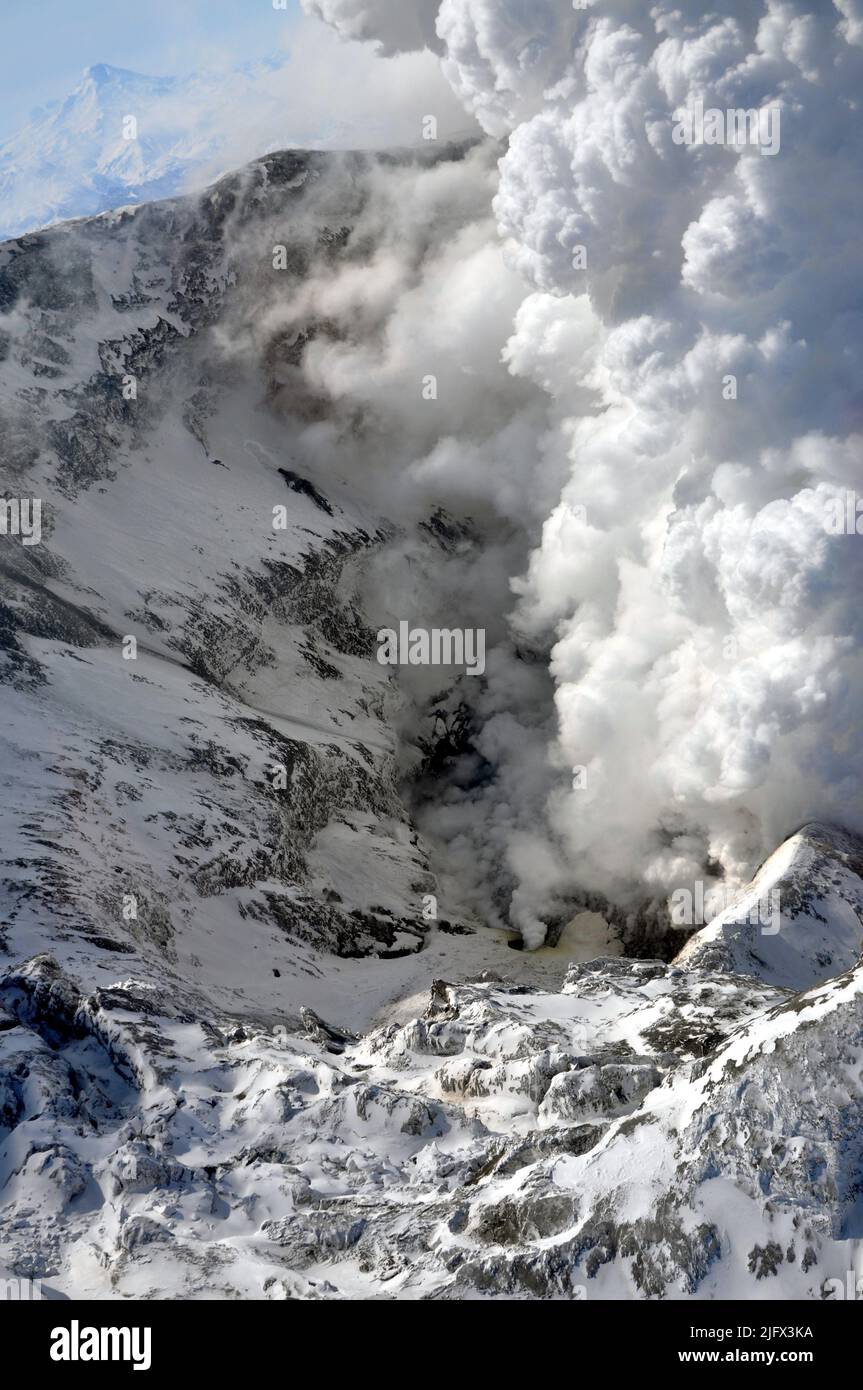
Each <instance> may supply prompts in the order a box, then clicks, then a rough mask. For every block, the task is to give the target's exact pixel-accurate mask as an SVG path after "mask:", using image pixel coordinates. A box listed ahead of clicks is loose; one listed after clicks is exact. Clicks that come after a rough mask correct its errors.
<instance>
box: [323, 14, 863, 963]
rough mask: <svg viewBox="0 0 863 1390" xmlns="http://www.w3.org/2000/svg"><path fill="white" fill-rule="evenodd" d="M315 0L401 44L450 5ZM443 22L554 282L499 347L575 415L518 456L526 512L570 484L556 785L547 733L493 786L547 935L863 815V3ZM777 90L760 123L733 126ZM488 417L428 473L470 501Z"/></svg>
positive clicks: (556, 558) (541, 551) (744, 867)
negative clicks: (592, 904)
mask: <svg viewBox="0 0 863 1390" xmlns="http://www.w3.org/2000/svg"><path fill="white" fill-rule="evenodd" d="M306 3H307V8H309V9H310V10H314V12H316V13H319V14H321V15H323V17H325V18H327V19H328V20H329V21H330V22H331V23H333V24H334V25H335V27H336V28H337V29H339V30H340V32H342V33H343V34H345V35H346V36H350V37H364V38H372V37H375V38H377V39H378V40H379V42H380V45H381V47H382V49H383V51H384V52H387V53H391V52H393V51H395V50H397V49H398V48H399V47H408V48H410V47H414V46H415V44H416V32H417V29H419V30H420V31H422V32H426V31H427V30H428V24H429V9H430V8H431V9H432V10H433V9H434V8H435V6H434V5H432V6H431V7H429V5H423V4H416V5H414V6H411V5H409V4H407V3H399V5H398V6H394V5H392V4H385V3H382V0H368V3H363V0H316V3H311V0H306ZM411 16H412V21H411ZM435 29H436V38H435V39H434V40H433V41H431V40H430V41H429V42H430V46H432V47H434V48H435V49H436V51H439V52H440V53H441V55H442V66H443V71H444V73H445V75H446V77H447V78H448V80H449V82H450V83H451V85H452V87H453V89H454V91H455V92H456V94H457V95H458V96H459V98H460V99H461V100H462V101H463V103H464V105H465V108H466V109H467V110H468V111H469V112H470V113H472V114H473V115H474V116H475V117H476V118H477V119H478V120H479V122H480V123H481V125H482V127H483V128H484V129H485V131H486V132H487V133H488V135H489V136H490V137H494V138H495V139H497V140H500V139H506V141H507V145H506V152H505V154H504V155H503V157H502V158H501V160H500V165H499V178H498V182H497V188H496V191H495V194H494V199H493V209H494V215H495V219H496V224H497V232H498V236H499V238H500V239H501V244H502V246H503V250H504V254H505V257H506V262H507V264H508V265H509V266H510V267H511V269H512V270H513V271H514V272H516V273H517V274H518V276H519V277H520V280H521V282H522V284H523V294H522V295H521V296H520V298H521V302H520V303H519V305H518V306H517V309H516V312H515V315H514V320H513V322H512V324H511V326H510V327H509V328H508V329H507V330H506V332H505V333H503V334H501V336H500V338H499V339H495V335H496V334H500V330H501V324H500V316H499V315H496V314H491V315H490V316H489V322H488V325H487V335H488V340H489V341H490V342H492V343H493V345H494V347H495V350H496V351H498V352H500V353H501V354H502V360H503V362H504V364H505V366H506V367H507V369H508V373H509V377H510V383H511V389H512V391H513V392H514V393H517V392H518V391H519V390H522V391H523V390H524V387H525V385H526V384H527V383H531V384H533V386H534V387H536V388H538V389H540V390H541V391H542V393H543V395H544V398H545V401H546V409H545V412H544V416H543V420H542V423H541V425H538V426H537V427H536V428H535V430H534V433H533V437H532V438H531V439H529V440H524V441H523V442H522V443H523V447H522V450H521V460H520V469H521V472H520V473H519V467H516V468H515V469H513V458H514V455H513V453H512V452H511V451H509V452H508V451H507V449H506V447H505V445H504V444H503V443H502V444H501V457H502V459H507V460H509V462H508V463H505V464H503V467H502V478H501V491H500V493H499V495H498V505H499V506H500V507H501V508H502V510H503V511H504V512H507V510H509V512H510V514H511V516H512V517H513V520H514V521H515V519H516V518H517V508H518V507H519V505H520V502H521V497H522V492H523V489H522V488H521V487H520V485H519V477H521V479H522V480H524V479H527V478H529V479H530V482H531V489H530V491H531V495H532V496H533V497H535V498H541V499H542V500H543V502H545V501H546V499H547V498H548V495H549V493H550V492H554V497H553V500H552V501H551V502H550V503H549V504H548V508H547V512H546V515H545V519H544V522H543V524H542V528H541V535H539V536H538V537H537V540H536V544H535V545H534V547H533V550H532V553H531V554H530V557H529V560H528V561H527V563H526V565H525V567H524V570H523V572H522V573H520V574H515V573H513V574H512V587H513V588H514V589H515V591H516V594H517V601H516V606H515V610H514V612H513V613H512V616H511V623H512V626H511V633H512V634H513V635H514V637H515V638H516V639H517V640H521V641H522V642H523V643H524V644H525V646H526V647H528V648H530V649H532V650H533V651H541V650H543V649H548V648H550V649H551V656H550V673H551V676H552V677H553V680H554V683H555V690H556V693H555V703H556V707H557V732H556V736H555V738H554V740H553V746H552V747H551V749H550V752H549V761H550V763H551V764H556V768H557V773H556V778H557V780H556V781H555V783H554V785H553V786H551V785H550V780H549V779H550V777H551V774H550V773H549V774H548V775H546V774H545V773H544V774H542V775H540V774H539V773H538V772H537V771H536V764H537V748H536V744H535V743H534V742H532V743H531V745H530V747H531V753H530V757H529V762H530V768H531V769H532V771H530V772H529V771H528V768H527V767H525V766H517V767H516V768H515V770H514V773H513V777H512V778H511V779H509V780H508V781H507V782H506V785H507V791H506V794H505V796H504V797H503V802H504V808H503V811H502V814H501V818H500V821H498V820H496V819H495V815H494V801H493V798H489V800H488V802H487V803H486V806H485V809H486V810H488V811H489V812H490V814H489V815H488V823H489V824H488V839H487V840H486V844H487V845H490V844H491V843H492V842H494V843H495V847H496V851H498V850H501V843H503V848H502V851H501V852H502V855H503V862H505V863H506V864H507V867H508V870H509V872H510V873H511V874H512V875H513V880H514V884H515V892H514V897H513V900H512V908H511V912H512V919H513V921H514V922H515V923H516V924H517V925H518V926H519V927H520V928H521V930H522V931H523V933H524V935H525V937H526V940H527V941H528V942H529V943H530V944H537V943H538V942H539V941H541V940H542V936H543V933H544V930H545V928H544V925H543V921H542V918H543V917H545V916H546V915H547V914H548V913H549V912H552V911H554V910H555V907H556V905H557V906H559V905H560V904H562V903H563V902H565V900H566V896H567V894H569V893H578V892H582V893H584V892H588V893H600V894H603V895H605V896H607V897H608V898H609V899H610V900H611V901H612V902H614V903H615V904H617V905H618V906H620V907H624V908H627V907H634V906H636V905H638V904H639V903H642V902H644V901H646V900H650V899H661V898H663V897H664V896H665V895H666V894H667V893H668V892H669V891H670V890H671V889H672V888H673V887H675V886H679V885H682V884H686V883H687V882H690V883H691V881H692V880H693V879H694V878H708V879H710V878H713V879H715V878H717V877H723V876H724V877H725V878H726V880H729V881H731V882H732V883H733V882H736V881H738V880H743V879H745V878H746V877H747V876H748V875H749V874H750V873H751V872H752V871H753V869H754V868H755V867H756V866H757V864H758V862H759V861H760V860H761V859H762V858H763V857H764V856H765V855H766V854H767V853H769V852H770V851H771V850H772V849H773V848H774V847H775V845H776V844H777V842H778V841H779V840H781V839H782V838H783V837H784V836H785V835H786V834H787V833H789V832H790V831H792V830H793V829H794V828H795V827H796V825H798V824H799V823H800V822H801V821H803V820H805V819H807V818H809V817H813V816H819V817H825V818H829V819H834V820H836V821H839V822H842V823H845V824H850V825H852V826H854V827H856V828H858V829H861V828H863V811H861V808H860V801H859V794H858V787H859V777H860V771H861V754H863V728H861V719H860V711H861V695H863V663H861V656H860V650H861V636H863V608H861V604H860V600H859V597H858V596H859V593H860V588H861V579H863V537H861V536H859V535H857V534H855V533H853V532H854V525H855V518H856V512H855V506H856V497H857V495H858V494H859V495H860V496H861V497H863V470H861V464H860V458H861V445H863V438H861V431H863V402H861V385H860V383H861V381H863V360H861V358H863V353H861V343H863V334H861V304H860V298H859V290H857V288H856V287H857V286H858V285H859V283H860V282H861V270H863V264H861V261H863V252H861V247H863V241H861V238H860V234H859V229H860V227H861V225H863V178H861V174H863V168H861V165H863V144H861V141H860V138H859V130H858V120H859V114H860V110H859V94H860V92H861V90H863V4H861V0H833V2H832V3H831V2H830V0H755V3H753V0H740V2H739V3H735V2H733V0H718V3H715V4H711V5H710V6H707V5H704V4H701V3H694V0H673V3H672V2H671V0H669V2H668V3H666V2H665V0H660V3H657V4H654V5H652V6H649V7H648V6H645V5H644V4H642V3H637V0H631V3H630V2H628V0H595V3H592V2H591V0H585V3H583V4H579V5H574V6H569V5H567V4H566V3H563V0H535V3H532V4H530V5H525V4H523V3H521V2H520V0H443V3H442V4H440V6H439V8H438V13H437V17H436V25H435ZM746 110H758V111H760V112H761V113H762V114H761V123H760V125H759V126H758V127H757V129H756V128H755V127H753V128H752V129H751V130H750V131H749V134H748V136H744V137H742V138H741V137H740V136H739V135H738V138H737V139H736V141H735V140H734V139H733V138H732V140H731V142H730V143H729V140H728V134H727V132H728V129H729V127H728V124H727V122H726V113H729V112H731V113H734V112H736V111H746ZM698 112H702V113H707V116H708V122H707V124H704V123H703V122H702V126H701V128H700V129H699V125H698V116H697V113H698ZM711 112H713V113H717V114H716V119H717V120H718V121H721V124H722V127H723V130H724V131H725V132H726V133H725V135H724V136H723V138H722V140H721V141H720V140H718V139H717V138H716V128H717V127H716V126H715V125H714V127H713V128H712V130H711V127H710V124H709V122H710V113H711ZM687 113H688V114H687ZM686 119H689V120H690V127H689V129H690V135H689V136H688V137H687V138H685V139H683V138H681V133H680V132H681V129H682V128H683V125H682V123H684V122H685V120H686ZM768 121H769V122H770V123H771V127H770V128H771V130H772V133H773V136H774V137H775V138H774V139H773V141H772V144H770V145H768V143H767V141H766V139H765V138H764V135H765V131H766V130H767V126H768ZM692 132H694V133H692ZM471 254H472V255H474V256H476V255H481V253H480V252H478V251H477V249H476V247H473V248H472V250H471ZM451 274H452V279H451V281H450V283H449V286H448V287H444V288H443V289H442V290H441V292H442V294H443V298H444V300H446V299H447V297H448V296H452V295H455V296H461V297H463V298H464V297H467V296H469V295H470V283H469V277H465V275H464V274H460V272H459V268H458V258H457V256H455V255H454V257H453V264H452V267H451ZM438 288H441V286H440V282H438ZM429 312H434V309H433V307H432V306H431V305H430V306H429ZM519 383H521V385H519ZM496 399H497V397H496ZM523 399H526V398H523ZM476 405H477V408H478V409H482V402H481V400H480V399H479V398H477V400H476ZM515 414H517V412H515V413H514V412H512V411H510V412H509V413H508V416H509V418H515ZM519 418H520V422H521V424H522V426H527V425H529V426H530V428H533V426H534V421H535V418H536V410H535V408H534V407H531V414H530V417H529V420H528V418H527V417H526V416H525V415H524V414H523V413H522V414H521V416H520V417H519ZM462 432H464V433H465V438H464V439H462V438H461V433H462ZM469 434H470V424H469V421H468V420H465V419H463V418H462V419H459V420H457V421H455V422H454V426H453V431H452V437H453V442H452V444H451V445H450V446H449V447H448V449H442V450H440V451H439V456H437V457H433V458H432V459H431V460H430V459H429V458H425V459H424V460H423V461H422V462H421V463H419V464H417V465H416V466H415V468H414V470H413V473H414V476H419V477H423V476H428V471H429V469H437V470H438V477H439V478H441V477H446V475H447V469H448V468H449V470H450V475H451V478H452V493H451V499H452V509H453V510H454V511H458V510H459V509H460V506H461V501H462V494H463V493H464V492H465V491H468V492H470V490H471V488H472V487H475V491H476V492H477V493H479V494H482V495H483V496H485V497H487V498H488V499H491V497H492V496H493V495H494V490H493V489H489V487H488V483H489V478H488V473H489V469H490V464H489V456H488V450H487V449H486V452H485V453H484V452H483V449H482V447H477V446H476V445H475V443H472V441H471V440H470V439H469ZM454 459H455V460H458V466H453V465H452V460H454ZM469 480H472V481H469ZM834 503H835V506H834V505H833V504H834ZM489 505H492V503H491V501H490V500H489ZM840 514H841V515H842V516H843V517H845V516H846V515H847V516H848V517H850V518H851V525H850V528H849V527H845V529H846V530H848V529H850V530H851V532H852V534H844V533H840V534H834V532H836V531H837V529H839V528H838V527H837V525H836V524H835V523H834V524H832V525H831V524H829V522H828V518H832V517H835V516H837V515H840ZM860 526H861V530H863V515H861V518H860ZM510 678H511V672H508V673H507V677H506V678H504V677H503V676H502V678H501V683H500V685H499V686H497V687H496V686H495V680H494V671H492V673H491V677H490V680H489V694H488V697H487V698H488V699H489V700H492V701H494V700H495V699H497V700H499V702H500V711H499V714H500V717H499V719H498V722H497V724H496V725H494V724H493V725H492V731H493V733H492V734H490V733H489V732H488V731H487V730H486V731H484V733H483V734H482V735H481V736H480V743H481V744H482V742H483V739H485V741H486V745H487V749H488V754H489V755H491V754H492V753H498V754H501V756H503V758H504V760H505V761H506V758H507V757H509V760H510V762H511V763H512V761H513V754H512V751H511V750H510V752H509V754H508V755H507V754H505V753H501V748H502V746H503V745H504V744H505V743H506V740H507V734H506V733H505V732H504V724H505V721H506V717H507V716H506V690H507V679H510ZM512 717H513V718H514V719H516V720H517V718H518V716H517V714H514V715H513V716H512ZM534 732H535V731H534ZM508 736H509V737H510V738H517V737H518V735H517V731H516V729H515V728H510V729H509V731H508ZM493 744H494V745H495V746H494V747H493V746H492V745H493ZM492 760H493V759H492ZM516 761H517V760H516ZM541 761H542V760H541ZM573 769H576V770H577V772H576V774H575V776H574V778H573V773H572V770H573ZM546 772H547V769H546ZM520 776H523V777H524V779H525V782H524V785H525V789H526V790H525V806H526V807H527V808H529V811H530V814H529V816H527V815H525V814H523V813H519V812H517V811H516V810H515V809H514V802H515V801H517V796H518V793H517V786H518V778H519V777H520ZM540 784H541V785H540ZM538 801H543V802H544V812H543V815H542V816H541V817H538V816H536V815H535V814H534V812H535V808H536V805H537V802H538ZM453 820H454V823H457V822H458V812H457V811H456V812H453ZM501 824H503V830H502V831H501V835H502V842H501V838H500V836H499V834H498V832H499V830H500V826H501ZM458 833H460V828H459V827H458V825H457V824H456V826H455V838H456V840H458ZM480 833H481V832H480V827H479V826H478V825H477V824H475V823H474V824H473V829H472V835H473V836H474V839H473V840H472V843H473V844H474V845H475V843H476V836H477V835H480ZM459 843H461V842H459Z"/></svg>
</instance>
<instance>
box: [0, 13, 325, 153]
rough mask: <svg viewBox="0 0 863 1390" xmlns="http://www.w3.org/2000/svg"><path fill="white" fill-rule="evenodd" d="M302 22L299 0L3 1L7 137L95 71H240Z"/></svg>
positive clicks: (0, 105)
mask: <svg viewBox="0 0 863 1390" xmlns="http://www.w3.org/2000/svg"><path fill="white" fill-rule="evenodd" d="M300 17H301V10H300V5H299V0H288V9H287V10H274V9H273V6H272V0H145V3H129V2H128V0H74V3H70V0H3V44H2V47H0V138H2V137H4V136H6V135H10V134H11V133H12V132H13V131H14V130H16V129H17V128H18V127H19V126H21V125H23V124H24V123H25V121H26V120H27V117H28V116H29V113H30V112H31V111H32V110H33V108H34V107H37V106H42V105H43V104H45V103H46V102H49V101H55V100H58V99H62V98H64V97H66V96H68V94H69V92H70V91H71V90H72V88H73V87H75V86H76V85H77V82H78V80H79V78H80V75H81V71H82V70H83V69H84V68H86V67H89V66H90V65H91V64H93V63H109V64H111V65H113V66H114V67H120V68H133V69H134V70H135V71H136V72H146V73H153V74H156V75H160V76H161V75H169V74H182V73H188V72H193V71H196V70H200V69H202V68H214V67H218V66H223V65H225V64H228V63H230V64H239V63H243V62H247V61H251V60H253V59H257V58H264V57H267V56H269V55H271V54H273V53H277V52H279V51H280V50H282V49H283V48H284V46H285V44H286V42H287V41H288V40H289V38H290V34H291V31H292V29H293V28H294V26H295V25H296V23H297V21H298V20H299V19H300Z"/></svg>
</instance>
